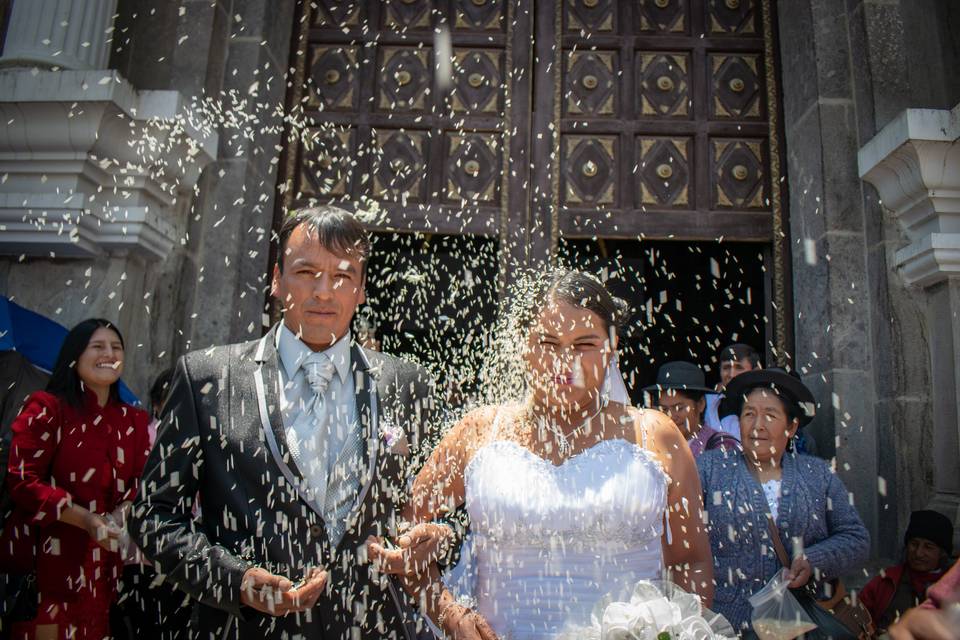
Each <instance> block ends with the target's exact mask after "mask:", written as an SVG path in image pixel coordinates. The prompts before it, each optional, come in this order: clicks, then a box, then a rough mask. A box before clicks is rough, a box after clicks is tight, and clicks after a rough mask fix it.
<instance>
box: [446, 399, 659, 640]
mask: <svg viewBox="0 0 960 640" xmlns="http://www.w3.org/2000/svg"><path fill="white" fill-rule="evenodd" d="M499 420H500V416H499V415H498V416H497V419H496V420H495V422H494V426H493V432H494V433H496V432H497V430H498V425H497V423H498V422H499ZM464 482H465V487H466V508H467V512H468V513H469V515H470V526H471V534H470V543H471V547H472V549H471V554H472V558H471V562H472V564H473V567H472V568H471V572H472V574H473V580H472V582H473V585H472V587H473V588H472V591H473V593H472V596H473V599H474V601H475V604H476V608H477V610H478V612H479V613H481V614H482V615H483V616H484V617H485V618H486V619H487V620H488V621H489V622H490V624H491V626H492V627H493V629H494V631H496V632H497V634H498V635H499V636H500V637H501V638H503V639H505V640H534V639H543V640H546V639H549V638H554V637H556V636H557V635H558V634H560V633H561V631H562V630H563V629H564V628H565V627H568V626H570V625H589V624H590V614H591V612H592V611H593V608H594V606H595V605H596V604H597V602H598V601H599V600H600V599H601V598H602V597H603V596H604V595H606V594H608V593H611V592H613V591H617V590H618V589H621V588H630V587H631V586H632V585H634V584H635V583H636V582H637V581H638V580H656V579H659V578H660V576H661V573H662V568H663V556H662V550H661V533H662V531H663V516H664V512H665V509H666V506H667V487H668V478H667V476H666V474H665V473H664V472H663V470H662V468H661V467H660V464H659V462H658V461H657V460H656V458H655V457H654V456H653V454H651V453H650V452H649V451H646V450H645V448H644V447H641V446H638V445H636V444H634V443H631V442H628V441H626V440H623V439H614V440H604V441H603V442H600V443H598V444H597V445H595V446H593V447H591V448H590V449H588V450H586V451H583V452H581V453H579V454H577V455H575V456H573V457H572V458H570V459H568V460H566V461H565V462H564V463H563V464H561V465H560V466H554V465H553V464H552V463H551V462H549V461H547V460H544V459H543V458H540V457H538V456H537V455H535V454H534V453H533V452H531V451H529V450H528V449H525V448H524V447H522V446H521V445H519V444H517V443H515V442H512V441H509V440H500V439H494V440H493V441H491V442H489V443H487V444H485V445H483V446H482V447H481V448H480V449H479V450H478V451H477V452H476V454H475V455H474V457H473V459H472V460H471V461H470V463H469V464H468V466H467V468H466V470H465V474H464Z"/></svg>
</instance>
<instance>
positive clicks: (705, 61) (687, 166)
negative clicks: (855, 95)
mask: <svg viewBox="0 0 960 640" xmlns="http://www.w3.org/2000/svg"><path fill="white" fill-rule="evenodd" d="M563 11H564V15H563V24H564V25H565V30H564V33H563V35H562V36H559V37H558V39H559V42H560V44H561V45H562V52H563V53H562V61H561V62H562V65H563V70H564V72H563V91H564V93H563V110H562V113H561V118H560V122H559V128H560V132H561V133H560V140H559V142H558V144H557V152H558V154H559V158H560V168H559V174H560V179H559V182H560V186H559V189H558V191H557V193H556V195H555V202H556V204H557V206H558V207H559V208H560V212H559V225H558V228H559V229H562V230H563V232H564V233H573V234H589V235H595V234H597V233H600V234H601V235H606V236H608V237H630V234H634V233H640V234H643V235H644V236H645V237H660V238H665V237H670V238H674V239H683V238H686V237H688V234H694V235H696V236H698V237H699V236H701V235H702V234H703V233H704V231H705V230H708V229H716V230H717V235H716V236H715V237H721V236H722V237H725V238H731V239H742V240H747V239H749V240H752V241H756V240H758V239H761V238H762V237H758V233H757V231H756V229H752V228H751V229H748V228H747V226H748V224H749V225H756V224H757V223H758V221H762V222H761V224H760V228H762V229H763V230H764V231H765V232H767V233H770V232H772V228H773V225H772V220H764V219H763V216H772V207H771V202H770V190H769V171H768V169H767V167H768V165H769V151H768V147H769V145H768V143H767V141H766V138H768V137H769V131H770V125H769V120H768V118H769V114H768V113H767V109H768V107H767V94H766V80H765V69H766V66H765V65H766V59H765V56H766V55H767V54H766V51H765V42H764V40H763V37H762V36H761V33H760V24H761V23H760V19H761V5H760V2H759V0H754V1H751V0H640V1H639V2H629V3H627V2H624V3H615V2H614V3H606V2H603V1H602V0H566V1H565V2H564V4H563ZM607 11H609V12H613V14H615V17H611V15H612V14H610V15H608V14H607V13H604V12H607ZM601 15H603V16H605V17H603V18H602V19H601V18H600V17H599V16H601ZM585 16H593V17H592V18H591V20H587V19H586V17H585ZM572 27H576V28H572ZM591 88H592V89H591ZM610 176H614V180H613V183H612V184H611V183H608V182H607V180H608V178H609V177H610ZM596 209H599V211H597V210H596ZM681 212H683V213H685V214H687V215H685V216H684V217H683V219H681V218H680V217H678V215H679V214H680V213H681ZM721 212H727V213H736V214H744V215H746V214H748V213H749V214H750V216H749V217H748V218H747V217H744V218H743V220H744V224H740V223H738V224H734V225H732V226H725V225H722V224H720V221H721V220H723V221H725V222H728V221H729V219H730V217H731V216H729V215H723V216H722V217H718V215H719V214H720V213H721ZM577 216H578V217H579V219H580V223H577V222H575V221H571V220H570V218H571V217H577ZM734 219H735V217H734ZM590 220H595V221H596V222H597V223H600V222H601V221H602V223H603V224H602V226H603V228H602V229H595V228H593V227H594V226H595V225H593V224H589V223H588V221H590ZM691 221H693V222H692V223H691ZM690 237H691V239H692V237H693V235H690ZM762 239H766V240H770V239H772V237H771V236H770V235H767V236H766V237H765V238H762Z"/></svg>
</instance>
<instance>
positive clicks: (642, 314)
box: [560, 239, 767, 403]
mask: <svg viewBox="0 0 960 640" xmlns="http://www.w3.org/2000/svg"><path fill="white" fill-rule="evenodd" d="M763 250H764V247H763V246H761V245H758V244H751V243H732V242H731V243H728V242H723V243H718V242H670V241H656V242H642V243H641V242H638V241H636V240H574V239H563V240H562V241H561V243H560V256H561V260H562V261H563V262H565V263H566V264H568V265H569V266H572V267H576V268H580V269H584V270H587V271H590V272H591V273H594V274H595V275H598V276H600V277H601V278H605V279H606V280H607V285H608V286H609V287H610V289H611V291H612V292H613V293H614V294H615V295H617V296H619V297H621V298H623V299H624V300H626V301H627V302H629V303H630V307H631V312H632V313H631V317H630V320H629V322H628V323H627V326H626V327H624V329H623V331H622V333H621V337H620V357H621V370H622V371H623V374H624V377H625V378H626V381H627V387H628V389H629V390H630V392H631V396H632V398H633V400H634V402H635V403H637V402H640V401H641V395H642V394H641V393H640V389H642V388H643V387H644V386H646V385H649V384H653V382H654V380H655V378H656V372H657V367H659V366H660V365H661V364H663V363H664V362H668V361H670V360H688V361H691V362H695V363H697V364H699V365H700V366H701V367H703V369H704V371H705V372H706V374H707V382H708V383H709V384H710V385H711V386H712V385H713V384H715V383H716V382H717V380H718V379H719V370H718V368H717V360H716V352H717V350H718V349H719V348H721V347H722V346H724V345H725V344H727V343H729V342H745V343H747V344H749V345H751V346H753V347H754V348H755V349H757V350H758V351H760V352H761V353H763V352H764V342H765V328H766V326H767V319H766V318H765V301H764V254H763Z"/></svg>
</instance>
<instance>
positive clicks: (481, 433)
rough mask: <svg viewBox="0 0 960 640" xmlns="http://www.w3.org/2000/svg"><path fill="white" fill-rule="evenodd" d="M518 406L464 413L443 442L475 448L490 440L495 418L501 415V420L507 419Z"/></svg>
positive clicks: (496, 406) (490, 407) (488, 407)
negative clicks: (453, 442) (452, 442)
mask: <svg viewBox="0 0 960 640" xmlns="http://www.w3.org/2000/svg"><path fill="white" fill-rule="evenodd" d="M518 406H519V405H511V404H506V405H492V404H491V405H484V406H482V407H477V408H476V409H473V410H472V411H470V412H468V413H466V414H465V415H464V416H463V417H462V418H460V421H459V422H457V424H455V425H454V426H453V428H452V429H451V430H450V431H449V433H448V434H447V436H446V438H445V440H447V441H448V442H450V441H455V442H456V443H457V444H458V445H459V446H461V447H466V448H475V447H477V446H479V445H480V444H482V443H483V442H486V441H487V440H489V439H490V436H491V435H492V432H493V429H494V428H495V423H496V422H497V416H498V415H499V414H503V417H502V418H501V420H504V419H509V418H510V416H512V415H513V414H514V413H515V412H516V411H517V410H518V409H517V407H518Z"/></svg>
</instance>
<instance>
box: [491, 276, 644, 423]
mask: <svg viewBox="0 0 960 640" xmlns="http://www.w3.org/2000/svg"><path fill="white" fill-rule="evenodd" d="M551 300H555V301H559V302H563V303H566V304H569V305H572V306H574V307H577V308H580V309H587V310H589V311H592V312H593V313H595V314H596V315H597V316H598V317H599V318H600V319H601V320H602V321H603V322H604V324H605V325H606V326H605V327H604V328H605V329H606V330H607V331H608V332H610V334H611V336H612V335H615V334H616V332H617V330H618V329H619V328H620V327H621V326H623V325H624V324H626V321H627V320H628V319H629V307H628V305H627V303H626V302H624V301H623V300H621V299H619V298H616V297H614V296H613V295H611V293H610V292H609V291H608V290H607V288H606V287H605V286H604V284H603V283H602V282H601V281H600V280H599V279H598V278H596V277H595V276H592V275H590V274H587V273H583V272H582V271H576V270H574V269H567V268H560V269H554V270H552V271H550V272H549V273H542V272H533V271H527V272H521V273H519V274H517V279H516V281H515V282H514V283H513V285H511V287H510V295H508V296H506V297H505V298H504V300H503V301H502V306H501V308H500V312H499V314H498V318H497V326H496V330H495V331H494V333H493V335H494V337H493V340H492V342H491V344H490V346H489V348H488V349H487V355H486V357H485V358H484V362H483V366H482V368H481V370H480V374H479V378H480V387H479V388H480V389H481V390H482V391H481V398H480V400H481V403H483V404H502V403H504V402H510V401H519V400H522V399H523V398H524V396H525V394H526V390H527V374H526V364H525V362H524V360H523V357H522V355H523V350H524V345H526V344H527V338H528V336H529V333H530V328H531V327H532V326H533V325H534V323H535V322H536V321H537V318H539V317H540V312H541V311H542V310H543V307H544V306H546V305H547V304H548V303H549V302H550V301H551Z"/></svg>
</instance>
